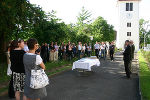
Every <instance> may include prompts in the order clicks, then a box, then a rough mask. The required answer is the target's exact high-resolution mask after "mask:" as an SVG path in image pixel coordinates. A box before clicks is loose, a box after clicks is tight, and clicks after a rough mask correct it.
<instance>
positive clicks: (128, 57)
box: [123, 40, 131, 78]
mask: <svg viewBox="0 0 150 100" xmlns="http://www.w3.org/2000/svg"><path fill="white" fill-rule="evenodd" d="M123 60H124V66H125V72H126V76H127V78H130V74H131V72H130V69H129V67H130V61H131V46H130V41H129V40H126V41H125V51H124V52H123Z"/></svg>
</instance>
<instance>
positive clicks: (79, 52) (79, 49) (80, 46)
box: [78, 42, 82, 59]
mask: <svg viewBox="0 0 150 100" xmlns="http://www.w3.org/2000/svg"><path fill="white" fill-rule="evenodd" d="M81 50H82V44H81V42H79V44H78V59H80V54H81Z"/></svg>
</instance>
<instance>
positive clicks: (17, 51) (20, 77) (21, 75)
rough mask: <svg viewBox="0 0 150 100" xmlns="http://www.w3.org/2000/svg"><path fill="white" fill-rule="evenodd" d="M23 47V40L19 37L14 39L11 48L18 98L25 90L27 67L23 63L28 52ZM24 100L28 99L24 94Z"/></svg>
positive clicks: (14, 84) (14, 83)
mask: <svg viewBox="0 0 150 100" xmlns="http://www.w3.org/2000/svg"><path fill="white" fill-rule="evenodd" d="M23 49H24V41H23V40H21V39H19V40H18V41H17V40H14V41H12V43H11V50H10V61H11V70H12V77H13V87H14V91H15V97H16V100H20V93H21V92H22V93H23V92H24V83H25V69H24V64H23V55H24V54H25V53H26V52H25V51H24V50H23ZM23 100H26V96H24V95H23Z"/></svg>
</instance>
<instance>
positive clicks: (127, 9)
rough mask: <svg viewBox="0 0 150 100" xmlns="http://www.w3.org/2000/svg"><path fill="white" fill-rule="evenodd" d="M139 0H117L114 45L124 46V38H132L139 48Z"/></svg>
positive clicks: (137, 48)
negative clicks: (117, 15)
mask: <svg viewBox="0 0 150 100" xmlns="http://www.w3.org/2000/svg"><path fill="white" fill-rule="evenodd" d="M140 1H141V0H118V4H117V5H118V12H119V27H118V28H119V29H118V32H117V40H116V46H117V48H122V49H123V48H124V43H125V40H133V42H134V45H135V50H136V51H137V50H139V2H140Z"/></svg>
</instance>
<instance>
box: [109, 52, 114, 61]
mask: <svg viewBox="0 0 150 100" xmlns="http://www.w3.org/2000/svg"><path fill="white" fill-rule="evenodd" d="M109 54H110V59H111V60H114V51H112V50H110V52H109Z"/></svg>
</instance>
